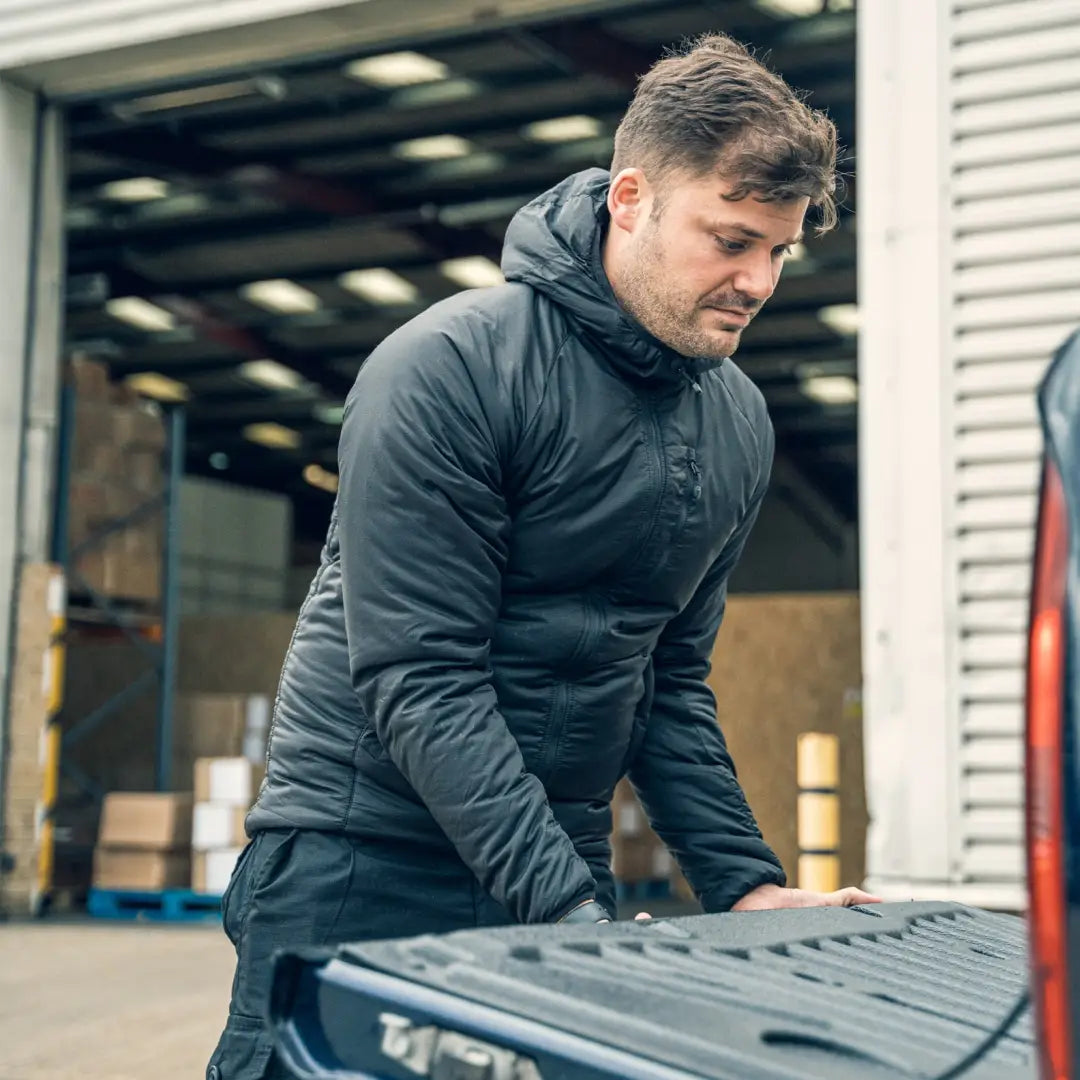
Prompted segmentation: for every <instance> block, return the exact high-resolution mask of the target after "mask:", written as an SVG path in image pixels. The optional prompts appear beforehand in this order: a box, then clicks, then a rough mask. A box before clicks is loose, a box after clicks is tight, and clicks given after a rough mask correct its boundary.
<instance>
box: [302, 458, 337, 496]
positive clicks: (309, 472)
mask: <svg viewBox="0 0 1080 1080" xmlns="http://www.w3.org/2000/svg"><path fill="white" fill-rule="evenodd" d="M304 479H305V480H306V481H307V483H309V484H310V485H311V486H312V487H317V488H320V489H321V490H322V491H328V492H330V494H331V495H333V494H334V493H335V492H336V491H337V489H338V478H337V473H332V472H330V470H329V469H324V468H323V467H322V466H321V465H317V464H315V463H314V462H312V464H310V465H308V466H307V467H306V468H305V469H304Z"/></svg>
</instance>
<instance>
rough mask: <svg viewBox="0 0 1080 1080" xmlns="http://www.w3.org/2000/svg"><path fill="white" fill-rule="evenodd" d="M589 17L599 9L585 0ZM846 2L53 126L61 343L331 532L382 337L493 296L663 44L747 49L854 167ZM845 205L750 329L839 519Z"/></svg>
mask: <svg viewBox="0 0 1080 1080" xmlns="http://www.w3.org/2000/svg"><path fill="white" fill-rule="evenodd" d="M594 7H595V5H594ZM850 8H851V0H727V2H704V0H700V2H697V3H680V2H667V3H658V2H655V0H653V2H638V3H635V2H632V0H622V2H621V3H618V4H614V3H613V4H612V9H613V10H614V9H617V11H618V14H617V15H615V14H612V16H611V17H610V18H604V17H602V16H597V15H596V14H595V11H594V12H593V14H592V15H591V17H590V18H589V19H588V20H584V19H583V20H578V21H566V20H565V19H563V20H560V21H558V22H543V21H539V22H531V23H529V24H525V25H521V26H519V27H515V28H511V29H506V28H505V27H503V28H500V29H498V30H491V31H478V30H477V29H476V28H475V26H473V27H472V28H470V29H469V30H468V31H463V32H460V33H457V34H455V35H453V36H444V37H442V38H440V39H436V40H423V41H419V40H418V41H413V42H410V43H409V44H408V46H407V47H405V46H402V45H401V44H400V43H395V45H394V46H393V49H392V51H387V50H382V51H371V52H369V53H367V54H364V55H355V54H353V55H347V56H336V57H325V56H324V57H321V58H319V59H318V61H308V62H302V61H298V62H296V63H295V64H293V65H290V66H283V65H279V66H277V67H275V68H274V69H273V70H265V71H263V70H260V71H247V72H230V73H228V75H227V76H224V75H223V76H222V77H221V78H220V79H219V80H217V81H215V82H213V83H202V84H198V85H185V84H174V85H170V86H167V87H159V88H147V89H145V90H143V91H141V92H140V94H139V95H138V96H127V97H124V98H108V99H100V100H97V101H94V102H92V103H80V104H78V105H74V106H72V107H71V109H70V110H69V124H70V134H71V144H70V152H69V171H70V185H69V208H68V235H69V250H68V268H69V288H68V327H67V337H68V347H69V350H70V351H72V352H81V353H84V354H89V355H93V356H95V357H98V358H100V359H104V360H106V361H108V363H109V365H110V367H111V370H112V372H113V375H114V377H115V378H118V379H119V378H124V379H130V380H133V381H134V382H135V384H136V385H138V386H140V387H142V388H143V389H144V391H145V392H148V393H150V394H151V395H152V396H158V397H162V398H168V397H170V396H174V397H177V398H181V397H182V398H184V399H185V400H186V407H187V416H188V436H189V437H188V454H187V456H188V461H187V466H188V471H189V472H192V473H196V474H203V475H210V476H216V477H218V478H220V479H224V480H230V481H233V482H236V483H242V484H247V485H252V486H258V487H262V488H266V489H270V490H276V491H281V492H285V493H287V494H289V495H290V496H291V497H292V498H293V499H294V501H295V503H296V506H297V515H296V520H297V523H298V527H299V532H300V534H301V535H305V534H306V535H308V536H310V537H317V536H319V535H320V534H321V533H322V532H324V531H325V526H326V517H327V513H328V510H329V502H330V498H331V496H330V495H329V494H328V492H327V491H325V490H323V489H324V488H332V486H333V481H334V473H335V472H336V464H335V455H336V444H337V438H338V434H339V424H340V408H341V405H342V402H343V400H344V397H345V394H346V392H347V391H348V389H349V387H350V386H351V384H352V381H353V379H354V378H355V376H356V373H357V371H358V370H359V368H360V365H361V364H362V363H363V361H364V358H365V357H366V355H367V354H368V352H369V351H370V350H371V349H372V347H373V346H374V345H376V344H377V343H378V342H379V341H380V340H381V339H382V338H383V337H384V336H385V335H386V334H388V333H389V332H390V331H392V330H393V329H394V328H395V327H397V326H399V325H400V324H401V323H402V322H404V321H406V320H407V319H409V318H411V317H412V316H413V315H415V314H416V313H417V312H418V311H420V310H422V308H423V307H424V306H426V305H428V304H430V303H432V302H434V301H437V300H440V299H442V298H443V297H446V296H449V295H451V294H452V293H453V292H455V291H457V290H458V289H460V288H465V287H471V286H476V285H484V284H490V283H491V282H493V281H497V280H498V269H497V268H498V260H499V251H500V246H501V237H502V234H503V231H504V230H505V228H506V225H507V223H508V222H509V219H510V217H511V216H512V214H513V213H514V211H515V210H516V209H517V208H518V207H519V206H521V205H522V204H523V203H525V202H527V201H528V200H529V199H530V198H531V197H533V196H534V195H536V194H538V193H540V192H541V191H543V190H544V189H545V188H547V187H549V186H550V185H552V184H553V183H555V182H557V181H558V180H559V179H561V178H562V177H563V176H565V175H567V174H568V173H570V172H574V171H576V170H578V169H582V168H588V167H590V166H595V165H600V166H606V165H607V164H608V162H609V160H610V153H611V146H612V135H613V132H614V129H615V125H616V123H617V122H618V119H619V117H620V115H621V113H622V111H623V109H624V108H625V106H626V103H627V101H628V98H629V95H630V93H631V92H632V89H633V86H634V82H635V79H636V77H637V76H638V75H639V74H640V73H641V72H643V71H644V70H646V69H647V68H648V67H649V65H650V64H651V63H652V62H653V61H655V60H656V59H657V58H658V57H659V56H660V55H661V54H662V53H663V51H664V49H665V48H666V47H668V46H671V45H673V44H677V43H678V42H679V41H680V40H681V39H683V38H685V37H688V36H693V35H696V34H700V33H703V32H706V31H709V30H723V31H725V32H728V33H731V34H733V35H734V36H735V37H737V38H739V39H740V40H742V41H745V42H746V43H748V44H750V45H752V46H754V47H755V48H756V49H757V50H758V52H759V53H761V54H764V55H765V56H766V58H767V59H768V60H769V62H770V64H771V66H772V67H773V68H775V69H776V70H778V71H779V72H780V73H782V74H783V75H784V76H785V77H786V78H787V79H788V80H789V81H790V82H791V83H792V84H793V85H795V86H797V87H799V88H800V89H803V90H805V91H807V92H808V93H809V95H810V102H811V103H812V104H813V105H815V106H816V107H818V108H822V109H825V110H827V111H828V112H829V114H830V115H831V116H832V117H833V119H834V120H835V121H836V123H837V125H838V127H839V129H840V136H841V141H842V143H843V145H844V146H845V147H846V148H847V154H846V160H845V166H844V168H845V171H846V172H853V170H854V139H855V125H854V99H855V86H854V70H855V29H854V19H855V17H854V12H853V11H852V10H850ZM854 205H855V190H854V183H853V182H851V181H849V184H848V193H847V198H846V202H845V207H844V210H843V213H842V216H841V226H840V228H839V229H838V230H836V231H835V232H833V233H830V234H829V235H827V236H826V237H823V238H819V239H813V238H811V239H808V240H807V242H806V244H805V251H803V252H799V253H798V254H799V257H798V258H795V259H793V260H791V261H790V262H789V264H788V265H787V267H786V269H785V279H784V280H783V281H782V282H781V285H780V288H779V290H778V292H777V294H776V296H775V297H774V298H773V300H772V301H771V302H770V304H769V306H768V307H767V308H766V311H765V313H763V314H762V316H761V317H760V318H759V319H757V320H756V321H755V322H754V324H753V326H752V327H751V328H750V329H749V330H748V331H747V333H746V334H745V335H744V344H743V346H742V348H741V349H740V350H739V353H738V356H737V362H738V363H739V364H740V365H741V366H742V367H743V368H744V369H745V370H746V371H747V372H748V373H749V374H750V375H751V376H752V377H753V378H754V380H755V381H756V382H757V383H758V385H759V386H760V387H761V388H762V390H763V391H764V393H765V395H766V398H767V400H768V402H769V407H770V411H771V413H772V416H773V420H774V423H775V425H776V429H777V437H778V446H779V449H780V453H781V454H782V455H783V456H784V458H785V459H786V462H785V464H786V466H787V467H788V468H789V473H788V474H789V475H790V470H791V469H793V470H795V473H796V475H799V476H801V477H803V478H804V479H805V480H806V482H807V483H808V484H810V485H812V486H813V487H814V488H815V489H817V491H818V492H819V493H820V494H821V495H822V496H824V497H825V498H826V499H827V500H828V501H829V502H830V503H831V504H832V505H833V507H834V508H835V509H836V510H837V511H838V512H839V513H840V514H841V515H843V516H844V517H846V518H847V519H848V520H854V518H855V512H856V510H855V508H856V403H855V398H856V393H857V391H856V385H855V381H854V380H855V341H856V338H855V317H856V311H855V308H854V304H855V228H854V226H855V219H854Z"/></svg>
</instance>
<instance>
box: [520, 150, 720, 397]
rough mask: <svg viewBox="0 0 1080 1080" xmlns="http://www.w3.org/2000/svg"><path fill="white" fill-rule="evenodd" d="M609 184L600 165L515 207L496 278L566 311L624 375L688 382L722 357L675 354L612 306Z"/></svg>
mask: <svg viewBox="0 0 1080 1080" xmlns="http://www.w3.org/2000/svg"><path fill="white" fill-rule="evenodd" d="M609 181H610V176H609V174H608V173H607V172H606V171H605V170H603V169H589V170H587V171H585V172H581V173H576V174H575V175H573V176H570V177H568V178H567V179H566V180H564V181H563V182H562V183H560V184H558V185H557V186H555V187H553V188H552V189H551V190H550V191H546V192H544V194H543V195H540V196H538V197H537V198H536V199H534V200H533V201H532V202H531V203H528V204H527V205H526V206H524V207H522V208H521V209H520V210H519V211H518V212H517V214H516V215H515V216H514V219H513V221H511V223H510V227H509V228H508V229H507V231H506V240H505V243H504V245H503V254H502V270H503V276H504V277H505V278H506V280H507V281H521V282H524V283H525V284H527V285H531V286H532V287H533V288H534V289H536V290H538V291H539V292H542V293H544V294H545V295H546V296H548V297H550V298H551V299H552V300H553V301H554V302H555V303H557V304H559V305H560V306H561V307H563V308H566V309H567V310H568V311H569V312H570V313H571V314H572V315H573V317H574V318H575V319H576V320H577V322H578V323H579V324H580V325H581V326H582V327H583V329H584V330H585V331H586V333H587V334H588V335H589V336H590V337H591V338H593V339H594V340H595V341H596V342H597V344H598V345H599V346H600V347H601V349H602V350H603V352H604V354H605V356H606V357H607V358H608V359H609V360H610V361H611V362H612V363H613V364H614V365H615V366H616V367H617V368H618V369H619V370H620V371H622V372H623V373H624V374H627V375H630V376H632V377H635V378H638V379H649V380H656V379H663V380H667V381H683V380H686V379H690V380H691V381H693V378H694V376H695V375H699V374H701V373H702V372H704V371H708V370H709V369H711V368H715V367H718V366H719V365H720V364H721V363H723V361H722V360H716V359H712V358H707V357H686V356H682V355H681V354H680V353H677V352H675V350H674V349H670V348H668V347H667V346H666V345H664V344H663V342H661V341H659V340H657V339H656V338H655V337H653V335H652V334H650V333H649V332H648V331H647V330H646V329H645V328H644V327H643V326H642V325H641V324H640V323H639V322H638V321H637V320H636V319H634V318H633V316H631V315H629V314H628V313H627V312H626V311H625V310H624V309H623V307H622V306H621V305H620V304H619V301H618V300H617V299H616V298H615V293H614V291H613V290H612V288H611V283H610V282H609V281H608V278H607V274H606V273H605V272H604V266H603V259H602V253H603V241H604V234H605V231H606V229H607V225H608V220H609V217H608V211H607V191H608V183H609ZM695 385H696V384H695Z"/></svg>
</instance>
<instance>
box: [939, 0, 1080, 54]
mask: <svg viewBox="0 0 1080 1080" xmlns="http://www.w3.org/2000/svg"><path fill="white" fill-rule="evenodd" d="M954 10H955V11H956V17H955V19H954V20H953V26H952V40H953V42H954V44H962V43H965V42H970V41H978V40H979V39H980V38H1000V37H1002V36H1003V35H1005V36H1008V35H1012V34H1015V33H1016V31H1017V27H1020V26H1022V27H1023V28H1024V29H1025V30H1026V31H1028V32H1030V31H1033V30H1040V29H1044V28H1046V27H1050V26H1070V25H1072V24H1074V23H1075V22H1076V20H1077V19H1080V2H1078V0H1012V2H1011V3H1010V2H1009V0H1005V2H1004V3H1003V2H1002V0H997V2H996V3H993V4H992V5H991V4H988V5H986V6H985V7H980V8H974V9H973V8H971V7H970V6H969V5H967V4H958V5H957V6H956V8H955V9H954Z"/></svg>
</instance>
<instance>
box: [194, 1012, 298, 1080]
mask: <svg viewBox="0 0 1080 1080" xmlns="http://www.w3.org/2000/svg"><path fill="white" fill-rule="evenodd" d="M273 1053H274V1040H273V1039H272V1038H271V1036H270V1033H269V1032H268V1031H267V1030H266V1025H265V1024H263V1022H262V1021H261V1020H257V1019H255V1017H253V1016H240V1015H238V1014H237V1013H230V1014H229V1019H228V1021H227V1022H226V1024H225V1030H224V1031H223V1032H222V1034H221V1039H220V1040H219V1042H218V1045H217V1049H216V1050H215V1051H214V1056H213V1057H212V1058H211V1059H210V1064H209V1065H207V1067H206V1080H269V1078H270V1077H272V1076H273V1075H274V1073H279V1074H280V1075H284V1074H283V1073H280V1070H278V1069H276V1068H273V1065H272V1062H271V1057H272V1056H273Z"/></svg>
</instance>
